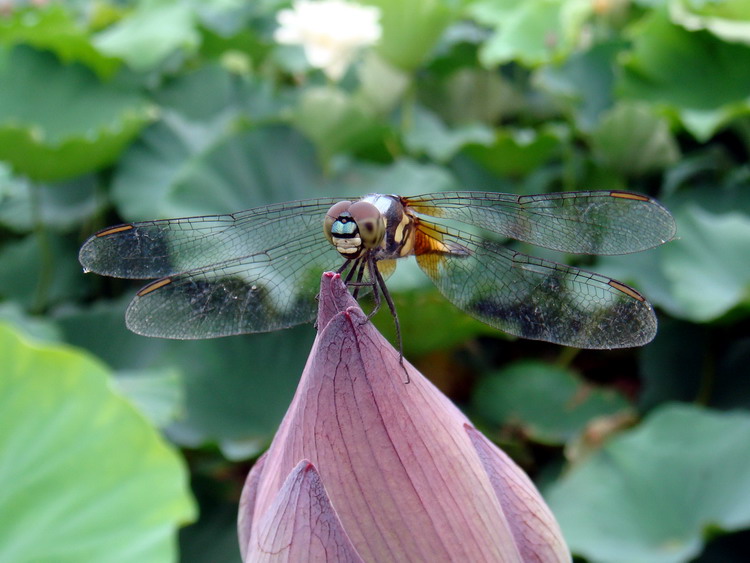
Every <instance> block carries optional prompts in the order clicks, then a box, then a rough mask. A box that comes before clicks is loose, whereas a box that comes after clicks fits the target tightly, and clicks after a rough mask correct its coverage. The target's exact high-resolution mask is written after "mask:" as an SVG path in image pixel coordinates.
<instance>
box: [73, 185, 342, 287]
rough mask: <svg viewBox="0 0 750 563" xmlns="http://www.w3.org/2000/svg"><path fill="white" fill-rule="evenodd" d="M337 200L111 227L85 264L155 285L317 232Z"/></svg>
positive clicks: (86, 249)
mask: <svg viewBox="0 0 750 563" xmlns="http://www.w3.org/2000/svg"><path fill="white" fill-rule="evenodd" d="M337 201H338V200H337V199H332V198H327V199H315V200H303V201H292V202H288V203H282V204H276V205H268V206H265V207H257V208H254V209H248V210H247V211H240V212H238V213H232V214H229V215H210V216H205V217H187V218H184V219H165V220H161V221H144V222H140V223H129V224H125V225H118V226H116V227H110V228H108V229H105V230H103V231H100V232H99V233H97V234H95V235H94V236H92V237H91V238H89V239H88V240H87V241H86V242H85V243H84V244H83V246H82V247H81V250H80V253H79V260H80V262H81V264H82V265H83V267H84V268H85V269H86V270H87V271H90V272H95V273H97V274H102V275H106V276H113V277H118V278H131V279H152V278H161V277H164V276H172V275H174V274H178V273H181V272H187V271H191V270H196V269H201V268H206V267H208V266H211V265H212V264H221V263H224V262H227V261H231V260H232V259H234V258H237V257H240V256H253V255H256V254H259V253H262V252H264V251H265V250H266V249H268V248H271V247H274V246H275V245H278V244H279V243H280V242H281V241H286V240H292V241H293V240H294V239H297V238H299V237H302V236H305V235H306V234H309V233H311V232H314V233H315V234H316V235H317V236H318V237H319V238H320V239H321V240H322V241H323V242H325V243H326V244H328V242H327V241H326V240H325V237H324V235H323V217H324V216H325V214H326V212H327V211H328V209H329V208H330V207H331V206H332V205H333V204H334V203H336V202H337Z"/></svg>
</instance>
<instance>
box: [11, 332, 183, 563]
mask: <svg viewBox="0 0 750 563" xmlns="http://www.w3.org/2000/svg"><path fill="white" fill-rule="evenodd" d="M0 356H2V357H3V365H4V369H3V376H2V377H1V378H0V447H1V448H2V451H3V460H4V461H3V464H2V469H1V470H0V471H1V472H2V479H3V481H4V482H6V483H13V486H12V487H6V488H5V491H4V493H3V495H2V498H1V499H0V512H2V514H5V515H11V514H12V515H13V517H12V518H3V519H2V524H0V559H1V560H3V561H42V560H50V561H52V560H54V561H59V562H65V561H70V562H75V563H80V562H81V561H112V562H116V561H123V562H125V561H133V560H138V561H154V562H157V561H159V562H161V561H166V560H173V559H174V558H175V556H176V554H175V550H174V547H175V545H174V544H175V542H174V532H175V530H176V528H177V527H178V526H179V525H180V524H185V523H186V522H188V521H190V520H192V519H193V518H195V509H194V507H193V502H192V499H191V497H190V495H189V493H188V484H187V474H186V471H185V467H184V465H183V464H182V463H181V461H180V459H179V457H178V456H177V455H176V454H175V452H174V451H173V450H172V449H171V448H169V447H168V446H167V445H166V444H165V443H164V441H163V440H162V439H161V438H160V436H159V435H158V434H157V433H156V432H155V431H154V429H153V428H152V427H151V426H149V425H148V424H147V423H146V421H145V420H144V419H143V417H142V416H141V415H140V414H139V413H138V412H137V411H136V410H135V409H134V408H133V407H132V406H131V405H130V404H128V403H127V402H126V401H124V400H123V399H122V398H121V397H120V396H118V395H116V394H114V393H113V392H112V389H111V387H110V382H109V378H108V373H107V370H106V369H104V367H103V366H102V365H101V364H99V363H98V362H96V361H94V360H93V359H91V358H89V357H88V356H86V355H84V354H81V353H80V352H77V351H75V350H72V349H71V348H68V347H64V346H37V345H33V344H30V343H28V342H26V341H24V340H22V339H20V338H19V337H18V336H17V335H16V334H15V333H13V331H11V330H9V329H8V328H7V327H2V328H0Z"/></svg>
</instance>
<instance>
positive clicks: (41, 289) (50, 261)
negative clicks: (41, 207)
mask: <svg viewBox="0 0 750 563" xmlns="http://www.w3.org/2000/svg"><path fill="white" fill-rule="evenodd" d="M77 248H78V245H77V243H75V242H71V241H70V240H68V239H65V238H61V237H59V236H55V235H53V234H52V233H39V234H36V235H28V236H26V237H24V238H23V239H18V240H14V241H12V242H8V243H7V244H5V245H4V246H2V247H0V299H6V300H10V301H14V302H16V303H18V304H20V305H21V306H23V307H24V309H26V310H33V311H35V312H42V311H44V310H46V309H47V308H48V307H50V306H51V305H54V304H57V303H60V302H64V301H68V300H75V299H76V298H78V297H81V296H82V295H84V288H83V286H82V284H81V280H82V278H83V272H82V271H81V266H80V265H79V264H77V260H76V259H75V256H76V255H77Z"/></svg>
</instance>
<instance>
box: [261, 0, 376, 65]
mask: <svg viewBox="0 0 750 563" xmlns="http://www.w3.org/2000/svg"><path fill="white" fill-rule="evenodd" d="M379 18H380V11H379V10H378V9H377V8H375V7H372V6H360V5H358V4H352V3H350V2H345V1H343V0H322V1H319V2H313V1H310V0H298V1H297V2H295V3H294V6H293V8H292V9H291V10H282V11H281V12H279V13H278V15H277V16H276V19H277V21H278V22H279V25H280V26H281V27H279V28H278V29H277V30H276V33H275V34H274V37H275V39H276V41H278V42H279V43H284V44H288V45H302V46H303V47H304V49H305V56H306V57H307V60H308V61H309V63H310V64H311V65H312V66H313V67H315V68H320V69H322V70H323V72H325V73H326V75H327V76H328V77H329V78H330V79H332V80H338V79H340V78H341V77H342V76H343V75H344V72H346V69H347V68H348V67H349V65H350V64H351V62H352V61H353V60H354V56H355V55H356V54H357V51H358V50H359V49H361V48H362V47H367V46H370V45H372V44H374V43H375V42H376V41H377V40H378V39H380V33H381V29H380V24H379V22H378V19H379Z"/></svg>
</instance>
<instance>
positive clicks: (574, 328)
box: [416, 224, 656, 349]
mask: <svg viewBox="0 0 750 563" xmlns="http://www.w3.org/2000/svg"><path fill="white" fill-rule="evenodd" d="M426 227H427V229H429V234H428V235H422V236H423V237H424V238H427V237H429V240H428V241H427V242H424V243H419V242H418V244H417V252H416V254H417V262H418V263H419V265H420V267H421V268H422V270H424V272H425V273H426V274H427V275H428V276H429V277H430V278H431V279H432V281H433V282H434V283H435V285H436V286H437V287H438V289H439V290H440V292H441V293H442V294H443V295H444V296H445V297H447V298H448V299H449V300H450V301H451V302H453V303H454V304H455V305H456V306H458V307H459V308H460V309H462V310H464V311H465V312H467V313H469V314H470V315H473V316H474V317H476V318H477V319H479V320H481V321H483V322H485V323H487V324H489V325H490V326H493V327H495V328H499V329H500V330H503V331H505V332H508V333H510V334H514V335H516V336H521V337H523V338H529V339H532V340H545V341H547V342H555V343H557V344H562V345H566V346H575V347H577V348H603V349H609V348H628V347H632V346H641V345H643V344H646V343H647V342H649V341H651V340H652V339H653V337H654V335H655V334H656V316H655V315H654V311H653V309H652V308H651V306H650V305H649V303H648V302H647V301H646V300H645V299H644V298H643V297H642V296H641V295H640V294H639V293H638V292H637V291H635V290H634V289H632V288H629V287H628V286H626V285H624V284H622V283H620V282H617V281H615V280H611V279H610V278H607V277H605V276H600V275H598V274H595V273H593V272H588V271H585V270H580V269H578V268H573V267H570V266H565V265H563V264H557V263H555V262H551V261H548V260H542V259H540V258H534V257H532V256H528V255H525V254H521V253H519V252H514V251H512V250H510V249H507V248H505V247H503V246H501V245H499V244H497V243H495V242H492V241H488V240H482V239H479V238H476V237H472V236H471V235H467V234H464V233H458V232H457V231H452V230H449V229H445V228H443V227H437V226H435V225H429V224H428V225H426ZM421 228H422V225H420V229H421ZM436 237H437V238H438V239H439V240H438V241H437V242H434V239H435V238H436ZM420 249H428V250H427V251H425V252H423V253H420ZM441 249H442V250H441Z"/></svg>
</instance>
